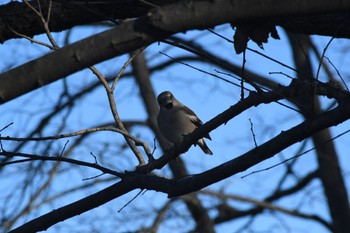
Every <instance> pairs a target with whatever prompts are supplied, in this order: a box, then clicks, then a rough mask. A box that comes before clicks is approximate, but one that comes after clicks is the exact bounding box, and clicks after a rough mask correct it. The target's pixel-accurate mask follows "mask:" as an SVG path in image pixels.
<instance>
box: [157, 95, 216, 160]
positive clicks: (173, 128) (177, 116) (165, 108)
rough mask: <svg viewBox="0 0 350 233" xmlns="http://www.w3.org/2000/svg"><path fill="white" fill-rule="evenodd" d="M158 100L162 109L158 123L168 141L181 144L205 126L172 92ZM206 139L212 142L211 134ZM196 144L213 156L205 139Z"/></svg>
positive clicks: (159, 97)
mask: <svg viewBox="0 0 350 233" xmlns="http://www.w3.org/2000/svg"><path fill="white" fill-rule="evenodd" d="M157 100H158V104H159V107H160V110H159V114H158V117H157V123H158V127H159V130H160V132H161V134H162V135H163V137H164V138H165V139H166V140H167V141H169V142H171V143H180V142H181V141H182V139H183V136H184V135H187V134H189V133H192V132H193V131H194V130H195V129H196V128H198V127H199V126H201V125H203V123H202V121H201V120H200V119H199V118H198V117H197V115H196V114H195V113H194V112H193V111H192V110H191V109H189V108H188V107H186V106H185V105H183V104H182V103H181V102H180V101H178V100H177V99H176V98H175V97H174V96H173V94H172V93H171V92H169V91H164V92H162V93H160V94H159V96H158V98H157ZM204 137H206V138H208V139H210V140H211V138H210V136H209V134H207V135H205V136H204ZM196 144H197V145H198V146H199V147H200V148H201V149H202V150H203V152H204V153H206V154H208V155H212V154H213V152H211V150H210V149H209V148H208V146H207V144H206V143H205V141H204V139H203V138H200V139H198V141H197V142H196Z"/></svg>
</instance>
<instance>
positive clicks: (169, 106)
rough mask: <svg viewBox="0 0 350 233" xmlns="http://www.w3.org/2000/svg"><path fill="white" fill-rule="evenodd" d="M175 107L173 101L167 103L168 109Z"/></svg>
mask: <svg viewBox="0 0 350 233" xmlns="http://www.w3.org/2000/svg"><path fill="white" fill-rule="evenodd" d="M172 107H173V103H168V104H167V105H165V108H166V109H171V108H172Z"/></svg>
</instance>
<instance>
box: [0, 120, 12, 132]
mask: <svg viewBox="0 0 350 233" xmlns="http://www.w3.org/2000/svg"><path fill="white" fill-rule="evenodd" d="M11 125H13V122H11V123H10V124H7V125H5V126H4V127H3V128H2V129H0V132H1V131H3V130H5V129H6V128H8V127H10V126H11Z"/></svg>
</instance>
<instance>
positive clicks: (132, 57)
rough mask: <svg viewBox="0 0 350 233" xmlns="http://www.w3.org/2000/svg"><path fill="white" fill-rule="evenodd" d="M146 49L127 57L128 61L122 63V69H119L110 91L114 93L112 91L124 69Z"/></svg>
mask: <svg viewBox="0 0 350 233" xmlns="http://www.w3.org/2000/svg"><path fill="white" fill-rule="evenodd" d="M145 48H146V47H144V48H141V49H139V50H138V51H137V53H132V55H131V56H130V57H129V59H128V60H127V61H126V62H125V63H124V65H123V67H122V68H121V69H120V71H119V72H118V74H117V76H116V77H115V79H114V81H113V84H112V87H111V90H112V91H113V92H114V89H115V87H116V85H117V82H118V80H119V79H120V77H121V76H122V74H123V73H124V70H125V69H126V67H128V66H129V64H130V63H131V62H132V60H134V58H135V57H137V56H138V55H139V54H140V53H142V51H143V50H145Z"/></svg>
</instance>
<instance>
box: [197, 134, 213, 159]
mask: <svg viewBox="0 0 350 233" xmlns="http://www.w3.org/2000/svg"><path fill="white" fill-rule="evenodd" d="M197 145H198V146H199V147H200V148H201V149H202V151H203V152H204V153H206V154H207V155H213V152H211V150H210V149H209V147H208V146H207V144H206V143H205V141H204V139H203V138H201V139H199V140H198V141H197Z"/></svg>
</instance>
